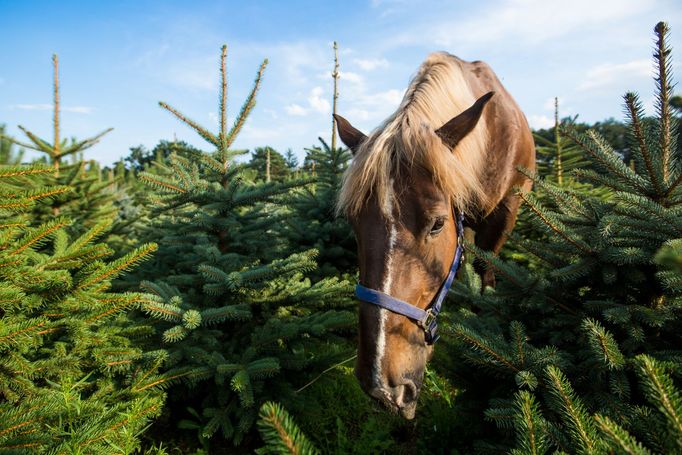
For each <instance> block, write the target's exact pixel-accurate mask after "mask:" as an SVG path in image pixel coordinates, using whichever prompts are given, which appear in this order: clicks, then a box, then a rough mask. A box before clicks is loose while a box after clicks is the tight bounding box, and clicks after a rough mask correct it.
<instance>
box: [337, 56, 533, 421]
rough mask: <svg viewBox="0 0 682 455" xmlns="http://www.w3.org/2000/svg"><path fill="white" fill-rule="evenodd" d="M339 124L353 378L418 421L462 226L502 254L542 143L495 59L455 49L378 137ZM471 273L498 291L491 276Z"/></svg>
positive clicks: (432, 62) (411, 91)
mask: <svg viewBox="0 0 682 455" xmlns="http://www.w3.org/2000/svg"><path fill="white" fill-rule="evenodd" d="M334 118H335V123H336V126H337V131H338V133H339V137H340V139H341V141H342V142H343V143H344V144H345V145H346V146H347V147H348V148H349V149H350V150H351V152H352V153H353V160H352V162H351V164H350V166H349V167H348V169H347V170H346V172H345V174H344V176H343V182H342V185H341V188H340V191H339V195H338V201H337V210H338V212H339V215H342V216H345V217H346V218H347V219H348V220H349V222H350V224H351V225H352V228H353V231H354V233H355V237H356V240H357V251H358V266H359V285H358V286H357V288H356V294H357V295H358V297H359V299H360V308H359V342H358V355H357V360H356V364H355V375H356V377H357V379H358V381H359V383H360V386H361V388H362V389H363V390H364V392H365V393H367V394H368V395H369V396H371V397H373V398H375V399H376V400H378V401H379V402H380V403H382V404H383V405H384V406H385V407H386V408H387V409H389V410H391V411H393V412H395V413H398V414H400V415H401V416H403V417H404V418H406V419H412V418H414V415H415V412H416V407H417V399H418V396H419V391H420V389H421V386H422V383H423V379H424V370H425V368H426V363H427V362H428V360H429V359H430V358H431V356H432V354H433V342H434V341H435V339H436V337H437V335H436V334H435V331H436V329H437V324H436V322H435V316H437V312H438V311H440V304H441V303H442V301H443V299H444V297H445V295H446V294H447V290H448V288H449V285H450V283H451V282H452V278H453V277H454V273H455V272H456V269H457V268H458V266H459V261H460V259H461V249H462V234H463V233H462V230H463V229H464V227H467V228H470V229H471V230H473V231H474V233H475V238H474V243H475V245H476V246H477V247H478V248H481V249H483V250H486V251H491V252H493V253H495V254H497V253H498V252H499V251H500V249H501V248H502V245H503V244H504V242H505V240H506V235H507V233H508V232H509V231H511V230H512V228H513V226H514V224H515V222H516V214H517V210H518V208H519V203H520V200H519V198H518V196H517V195H516V194H515V190H514V189H515V188H517V187H518V188H521V189H522V190H526V191H527V190H529V189H530V187H531V182H530V180H529V179H528V178H526V177H525V176H524V175H523V174H522V173H520V172H518V167H519V166H522V167H525V168H526V169H529V170H531V171H532V170H534V169H535V146H534V141H533V136H532V134H531V132H530V129H529V126H528V122H527V120H526V117H525V116H524V114H523V112H522V111H521V109H520V108H519V106H518V105H517V103H516V102H515V101H514V99H513V98H512V96H511V95H510V94H509V93H508V92H507V91H506V90H505V88H504V87H503V86H502V84H501V83H500V81H499V79H498V78H497V76H496V75H495V73H494V72H493V71H492V69H491V68H490V67H489V66H488V65H487V64H486V63H484V62H482V61H473V62H468V61H465V60H462V59H460V58H458V57H456V56H454V55H451V54H449V53H446V52H436V53H432V54H430V55H429V56H428V57H427V59H426V60H425V61H424V62H423V63H422V64H421V66H420V67H419V68H418V70H417V72H416V74H415V75H414V76H413V78H412V80H411V82H410V83H409V85H408V88H407V90H406V92H405V95H404V97H403V99H402V102H401V103H400V106H399V107H398V109H397V110H396V111H395V112H394V113H393V114H392V115H390V116H389V117H388V118H387V119H386V120H385V121H384V122H383V123H382V124H381V125H380V126H379V127H378V128H376V129H375V130H374V131H373V132H371V133H370V134H369V136H367V135H365V134H364V133H362V132H361V131H359V130H358V129H356V128H355V127H354V126H352V124H351V123H350V122H348V121H347V120H346V119H344V118H343V117H342V116H340V115H336V114H334ZM474 266H475V268H476V270H477V271H478V272H479V273H480V274H481V275H482V283H483V286H484V287H485V286H494V284H495V275H494V271H493V270H492V269H491V268H488V267H486V266H485V264H479V263H474ZM437 295H438V297H436V296H437Z"/></svg>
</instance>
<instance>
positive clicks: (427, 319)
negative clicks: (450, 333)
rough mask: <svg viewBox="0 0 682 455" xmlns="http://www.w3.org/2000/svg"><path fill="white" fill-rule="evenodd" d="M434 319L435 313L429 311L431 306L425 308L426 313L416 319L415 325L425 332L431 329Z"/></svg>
mask: <svg viewBox="0 0 682 455" xmlns="http://www.w3.org/2000/svg"><path fill="white" fill-rule="evenodd" d="M435 321H436V315H435V314H433V311H431V308H429V309H428V310H426V314H425V315H424V317H423V318H422V319H420V320H419V321H417V325H418V326H419V327H421V328H422V330H424V331H425V332H428V331H429V330H430V329H431V324H433V323H434V322H435Z"/></svg>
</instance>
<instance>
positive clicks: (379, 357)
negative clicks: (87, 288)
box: [374, 179, 398, 387]
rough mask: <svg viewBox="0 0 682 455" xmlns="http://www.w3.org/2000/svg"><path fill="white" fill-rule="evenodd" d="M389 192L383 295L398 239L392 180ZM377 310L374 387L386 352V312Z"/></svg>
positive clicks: (388, 284) (385, 205) (388, 289)
mask: <svg viewBox="0 0 682 455" xmlns="http://www.w3.org/2000/svg"><path fill="white" fill-rule="evenodd" d="M390 188H391V191H387V192H386V195H385V199H384V200H383V201H382V202H383V207H382V209H383V210H384V213H385V214H386V216H388V229H389V238H388V251H387V252H386V267H385V274H384V281H383V283H382V286H381V289H379V290H380V291H381V292H383V293H384V294H389V295H390V294H391V285H392V275H393V274H392V273H391V267H392V266H393V248H394V247H395V244H396V240H397V237H398V231H397V230H396V228H395V221H394V220H393V200H392V197H393V191H392V189H393V179H391V182H390ZM377 308H378V310H379V324H378V326H379V330H378V332H377V338H376V357H375V358H374V385H375V386H376V387H378V386H379V384H381V375H382V365H381V364H382V362H383V359H384V353H385V350H386V318H387V317H388V310H386V309H384V308H381V307H377Z"/></svg>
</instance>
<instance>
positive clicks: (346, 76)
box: [339, 71, 363, 84]
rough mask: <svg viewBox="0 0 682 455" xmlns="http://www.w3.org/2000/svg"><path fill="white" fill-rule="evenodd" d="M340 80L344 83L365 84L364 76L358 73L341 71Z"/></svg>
mask: <svg viewBox="0 0 682 455" xmlns="http://www.w3.org/2000/svg"><path fill="white" fill-rule="evenodd" d="M339 78H340V79H341V80H343V81H348V82H352V83H354V84H361V83H362V82H363V79H362V76H360V75H359V74H358V73H353V72H350V71H339Z"/></svg>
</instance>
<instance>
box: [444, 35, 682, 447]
mask: <svg viewBox="0 0 682 455" xmlns="http://www.w3.org/2000/svg"><path fill="white" fill-rule="evenodd" d="M655 32H656V38H657V40H656V50H655V54H654V62H655V64H656V70H657V78H656V117H655V119H652V120H645V119H644V115H643V112H642V107H641V103H640V102H639V99H638V96H637V95H636V94H634V93H628V94H626V95H625V106H626V113H627V116H628V125H629V130H630V136H631V137H630V140H631V150H632V160H633V165H632V166H629V165H628V164H627V163H626V162H624V161H623V157H622V156H621V155H619V154H618V153H616V152H614V150H613V149H612V147H611V146H610V145H609V144H608V143H607V142H606V141H605V140H604V139H603V137H601V136H600V135H599V134H598V133H596V132H595V131H588V132H587V133H586V134H581V133H577V132H576V131H574V130H571V129H570V128H568V129H567V131H566V132H565V134H566V135H567V136H568V137H569V138H570V139H571V140H572V141H573V142H574V143H575V144H577V145H578V146H579V147H580V149H581V151H582V153H583V154H584V157H585V158H586V159H587V160H589V162H590V164H591V167H590V168H589V169H584V168H582V169H581V168H579V169H575V170H574V171H573V172H572V177H573V178H575V179H577V180H578V181H580V182H587V183H590V184H591V185H594V186H596V187H601V188H605V189H607V190H608V191H607V192H606V193H607V194H606V196H604V194H602V195H595V194H594V192H579V191H572V190H571V189H570V188H565V187H562V186H559V185H557V184H556V182H555V181H552V180H551V179H543V178H540V177H538V176H534V175H531V177H533V179H534V182H535V187H536V189H535V191H534V192H529V193H524V192H519V193H518V196H519V197H520V198H521V199H522V201H523V202H524V204H525V210H527V211H528V212H529V218H528V219H529V222H531V223H533V224H532V228H533V230H534V231H535V232H536V235H535V236H534V237H533V236H531V238H527V239H523V240H521V239H518V238H517V239H516V240H517V242H516V243H517V248H520V249H522V250H523V251H525V252H527V253H528V254H532V255H533V256H535V258H536V260H537V264H538V266H537V267H535V268H533V269H532V270H529V269H527V268H524V267H522V266H520V265H519V264H516V263H514V262H511V261H505V260H502V259H499V258H496V257H493V256H492V255H490V254H488V253H486V252H483V251H480V250H478V249H476V248H475V246H473V245H467V249H468V251H469V252H470V253H472V254H474V255H475V256H476V257H477V258H479V259H480V260H483V261H485V262H487V263H489V264H490V265H491V266H492V267H494V268H495V270H496V272H497V275H498V285H497V288H496V289H494V290H493V289H490V288H488V289H486V290H484V292H483V293H482V294H481V293H480V278H479V277H478V276H477V275H476V274H475V273H474V272H473V270H472V268H471V266H469V265H467V266H466V267H465V268H464V269H463V270H462V271H461V273H460V278H461V280H460V281H459V282H457V283H456V284H455V286H454V287H453V293H454V295H456V296H457V297H458V298H459V300H460V302H464V303H465V304H466V305H467V308H466V309H462V310H460V311H459V313H458V314H457V315H456V316H454V317H453V318H454V321H453V324H452V325H451V327H450V329H449V331H450V334H451V336H452V338H453V340H454V343H453V346H452V354H454V355H455V356H456V358H457V359H459V363H457V364H456V365H458V366H457V367H456V369H455V371H454V372H453V373H454V376H453V377H456V378H457V379H458V380H459V381H460V386H463V387H465V388H466V393H465V394H464V395H462V396H461V398H460V399H461V400H469V402H470V403H472V404H474V406H475V405H476V404H478V406H480V407H485V406H487V407H488V409H487V411H485V415H486V417H487V419H488V420H489V421H490V422H493V423H495V424H496V425H497V428H498V429H499V431H498V433H490V432H491V431H492V429H491V428H490V427H485V426H482V427H481V428H479V434H478V435H477V437H478V442H477V443H476V448H477V449H476V450H478V451H481V452H482V451H487V450H490V451H493V452H499V451H508V450H515V452H514V453H550V452H553V451H560V452H561V453H650V452H654V453H678V452H679V451H680V450H681V446H680V439H679V434H680V433H679V429H678V428H677V427H676V425H677V424H678V422H679V420H678V408H679V392H678V391H677V389H676V386H677V385H679V384H678V381H679V372H680V371H682V363H681V360H682V351H680V346H682V339H681V338H680V334H681V333H682V330H681V329H682V326H681V323H682V314H681V313H682V286H680V283H681V281H680V276H681V275H680V265H679V264H680V238H681V237H682V156H681V155H680V153H679V149H678V148H677V146H676V141H677V138H676V136H675V134H674V133H675V132H676V131H677V128H676V125H675V122H676V119H675V117H674V116H673V115H672V112H671V108H670V98H671V96H672V93H671V91H672V85H673V84H672V81H671V63H670V49H669V48H668V46H667V44H666V40H667V34H668V27H667V25H666V24H665V23H659V24H658V25H657V26H656V28H655ZM524 172H525V171H524ZM538 193H541V194H542V197H538ZM538 239H540V240H538ZM472 366H473V369H472ZM480 407H479V409H481V408H480ZM475 418H480V416H479V417H475ZM486 432H487V433H486ZM493 434H494V436H493ZM514 434H516V440H514V437H513V435H514ZM474 437H476V436H474ZM514 447H516V448H515V449H514ZM469 449H471V447H469Z"/></svg>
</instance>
